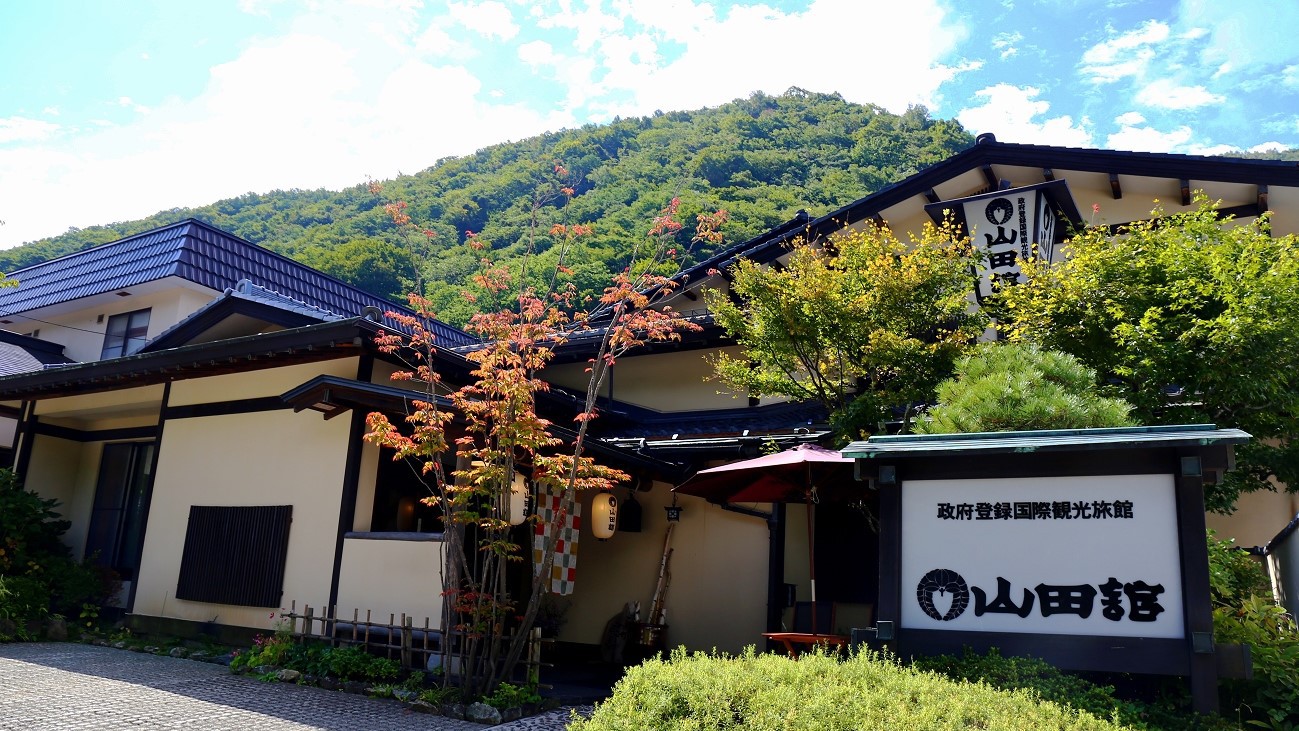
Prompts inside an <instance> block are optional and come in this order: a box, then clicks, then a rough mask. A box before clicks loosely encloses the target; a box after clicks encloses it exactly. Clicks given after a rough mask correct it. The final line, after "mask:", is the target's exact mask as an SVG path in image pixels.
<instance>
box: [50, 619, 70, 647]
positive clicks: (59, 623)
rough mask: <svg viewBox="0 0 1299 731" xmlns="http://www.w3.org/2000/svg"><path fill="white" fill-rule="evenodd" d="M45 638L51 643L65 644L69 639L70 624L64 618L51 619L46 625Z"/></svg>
mask: <svg viewBox="0 0 1299 731" xmlns="http://www.w3.org/2000/svg"><path fill="white" fill-rule="evenodd" d="M45 637H46V639H48V640H50V641H51V642H63V641H65V640H67V639H68V622H67V620H65V619H63V618H62V617H51V618H50V619H49V621H48V622H46V623H45Z"/></svg>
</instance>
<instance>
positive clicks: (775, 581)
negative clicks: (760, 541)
mask: <svg viewBox="0 0 1299 731" xmlns="http://www.w3.org/2000/svg"><path fill="white" fill-rule="evenodd" d="M715 505H719V506H721V508H722V510H725V511H727V512H728V513H737V514H739V515H747V516H749V517H751V518H761V519H762V520H765V521H766V522H767V536H768V538H769V544H768V548H767V629H766V631H767V632H779V631H781V620H782V619H783V618H784V615H785V504H784V503H772V505H771V512H770V513H764V512H763V511H761V510H754V509H753V508H746V507H742V506H739V505H732V504H730V503H715ZM767 645H768V647H767V649H768V650H769V651H770V650H773V649H775V648H774V645H773V644H772V643H771V642H770V641H768V643H767Z"/></svg>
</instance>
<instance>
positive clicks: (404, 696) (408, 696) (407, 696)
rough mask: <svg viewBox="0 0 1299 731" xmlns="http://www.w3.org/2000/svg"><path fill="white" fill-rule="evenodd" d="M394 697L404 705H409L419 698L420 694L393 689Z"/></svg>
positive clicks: (407, 690) (405, 689) (403, 689)
mask: <svg viewBox="0 0 1299 731" xmlns="http://www.w3.org/2000/svg"><path fill="white" fill-rule="evenodd" d="M392 697H393V698H396V699H397V700H399V701H402V702H404V703H409V702H411V701H413V700H415V699H416V698H417V697H419V693H416V692H415V691H413V690H409V689H407V688H393V689H392Z"/></svg>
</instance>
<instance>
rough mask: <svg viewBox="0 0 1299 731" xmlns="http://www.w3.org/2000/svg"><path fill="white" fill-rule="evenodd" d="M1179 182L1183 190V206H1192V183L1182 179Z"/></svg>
mask: <svg viewBox="0 0 1299 731" xmlns="http://www.w3.org/2000/svg"><path fill="white" fill-rule="evenodd" d="M1178 182H1179V185H1180V186H1181V189H1182V205H1184V206H1189V205H1191V181H1189V180H1187V179H1186V178H1182V179H1181V180H1180V181H1178Z"/></svg>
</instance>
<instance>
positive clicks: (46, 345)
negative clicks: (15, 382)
mask: <svg viewBox="0 0 1299 731" xmlns="http://www.w3.org/2000/svg"><path fill="white" fill-rule="evenodd" d="M71 362H73V361H72V359H70V358H68V357H67V356H66V355H64V354H63V346H62V345H59V344H58V343H51V342H49V341H47V340H40V339H38V338H33V337H30V336H27V335H19V334H18V333H15V332H9V331H8V330H0V376H7V375H9V374H11V373H26V372H27V371H36V370H40V369H42V368H44V367H46V366H47V365H62V364H64V363H71Z"/></svg>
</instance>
